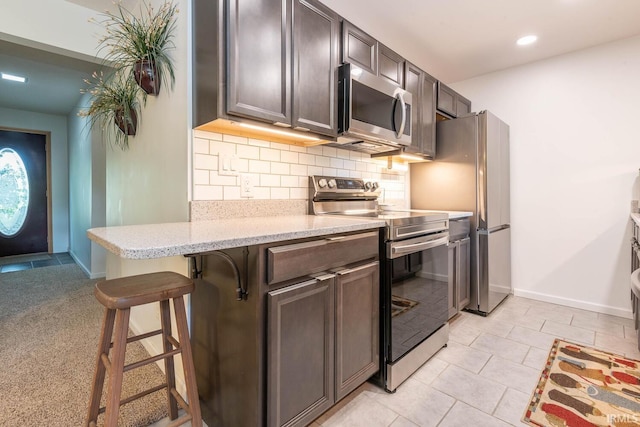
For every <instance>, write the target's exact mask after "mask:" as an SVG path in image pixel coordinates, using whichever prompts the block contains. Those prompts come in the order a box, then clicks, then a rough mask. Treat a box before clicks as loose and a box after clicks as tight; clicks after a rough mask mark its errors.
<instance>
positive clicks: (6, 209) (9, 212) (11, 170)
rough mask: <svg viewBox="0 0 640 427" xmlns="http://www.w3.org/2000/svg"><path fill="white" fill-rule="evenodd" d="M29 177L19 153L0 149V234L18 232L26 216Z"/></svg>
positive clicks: (10, 234) (8, 149)
mask: <svg viewBox="0 0 640 427" xmlns="http://www.w3.org/2000/svg"><path fill="white" fill-rule="evenodd" d="M28 208H29V179H28V176H27V169H26V168H25V167H24V162H23V161H22V159H21V158H20V155H19V154H18V153H16V152H15V150H12V149H11V148H3V149H1V150H0V234H2V235H3V236H7V237H11V236H13V235H15V234H16V233H18V231H20V229H21V228H22V226H23V225H24V221H25V219H26V218H27V209H28Z"/></svg>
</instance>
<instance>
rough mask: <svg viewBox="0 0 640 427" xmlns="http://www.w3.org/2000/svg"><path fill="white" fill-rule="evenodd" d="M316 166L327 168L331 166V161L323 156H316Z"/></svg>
mask: <svg viewBox="0 0 640 427" xmlns="http://www.w3.org/2000/svg"><path fill="white" fill-rule="evenodd" d="M316 166H323V167H329V166H331V159H330V158H329V157H324V156H316Z"/></svg>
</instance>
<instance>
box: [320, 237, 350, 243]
mask: <svg viewBox="0 0 640 427" xmlns="http://www.w3.org/2000/svg"><path fill="white" fill-rule="evenodd" d="M346 237H347V236H335V237H327V238H326V239H324V240H325V241H327V242H329V243H333V242H339V241H340V240H343V239H345V238H346Z"/></svg>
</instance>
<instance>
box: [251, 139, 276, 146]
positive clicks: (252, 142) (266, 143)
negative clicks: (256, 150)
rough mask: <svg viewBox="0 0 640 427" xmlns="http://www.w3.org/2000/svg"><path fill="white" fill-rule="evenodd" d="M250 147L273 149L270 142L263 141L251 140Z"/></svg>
mask: <svg viewBox="0 0 640 427" xmlns="http://www.w3.org/2000/svg"><path fill="white" fill-rule="evenodd" d="M249 145H255V146H256V147H265V148H269V147H271V143H270V142H269V141H263V140H261V139H253V138H249Z"/></svg>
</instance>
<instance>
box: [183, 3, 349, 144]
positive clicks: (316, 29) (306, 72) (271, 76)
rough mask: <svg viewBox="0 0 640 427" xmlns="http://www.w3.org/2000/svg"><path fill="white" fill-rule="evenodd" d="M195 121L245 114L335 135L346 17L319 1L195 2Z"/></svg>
mask: <svg viewBox="0 0 640 427" xmlns="http://www.w3.org/2000/svg"><path fill="white" fill-rule="evenodd" d="M193 19H194V97H193V98H194V123H193V125H194V127H198V126H201V125H204V124H208V123H209V122H212V121H214V120H216V119H219V118H222V119H230V120H231V119H234V118H238V117H244V118H248V119H251V120H258V121H262V122H266V123H272V124H277V125H280V126H285V127H293V128H296V129H298V130H304V131H306V130H310V131H312V132H314V133H317V134H320V135H326V136H332V137H333V136H335V135H336V133H337V112H336V107H337V104H336V102H337V101H336V99H337V98H336V97H337V85H336V73H337V68H338V65H339V61H340V53H339V52H340V17H339V16H338V15H337V14H335V13H334V12H332V11H331V10H330V9H328V8H327V7H325V6H324V5H322V4H321V3H319V2H318V1H317V0H218V1H215V0H213V1H212V0H194V2H193Z"/></svg>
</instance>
